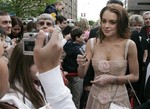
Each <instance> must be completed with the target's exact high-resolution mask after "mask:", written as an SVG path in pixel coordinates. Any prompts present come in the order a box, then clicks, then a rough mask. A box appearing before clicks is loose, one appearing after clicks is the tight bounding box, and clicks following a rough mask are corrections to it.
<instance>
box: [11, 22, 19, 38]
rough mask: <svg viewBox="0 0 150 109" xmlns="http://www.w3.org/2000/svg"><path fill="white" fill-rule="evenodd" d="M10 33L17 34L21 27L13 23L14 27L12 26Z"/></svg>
mask: <svg viewBox="0 0 150 109" xmlns="http://www.w3.org/2000/svg"><path fill="white" fill-rule="evenodd" d="M11 31H12V34H13V36H16V37H17V36H18V34H19V33H20V32H21V27H20V26H19V25H15V26H14V27H12V30H11Z"/></svg>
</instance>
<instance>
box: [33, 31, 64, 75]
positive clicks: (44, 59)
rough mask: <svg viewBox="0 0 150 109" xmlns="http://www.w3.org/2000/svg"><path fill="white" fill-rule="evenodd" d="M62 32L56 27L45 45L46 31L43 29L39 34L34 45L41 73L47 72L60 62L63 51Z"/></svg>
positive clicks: (37, 64) (36, 62)
mask: <svg viewBox="0 0 150 109" xmlns="http://www.w3.org/2000/svg"><path fill="white" fill-rule="evenodd" d="M60 34H61V33H60V31H58V30H56V29H54V30H53V32H52V34H51V38H50V40H49V41H48V43H47V44H46V45H45V46H43V43H44V40H45V32H44V31H42V30H41V31H40V32H39V34H38V35H37V38H36V40H35V47H34V61H35V64H36V66H37V68H38V70H39V73H43V72H46V71H48V70H50V69H53V68H55V67H56V66H58V65H59V64H60V57H61V53H62V44H61V41H62V39H61V38H60Z"/></svg>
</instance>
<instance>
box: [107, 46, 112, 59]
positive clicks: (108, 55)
mask: <svg viewBox="0 0 150 109" xmlns="http://www.w3.org/2000/svg"><path fill="white" fill-rule="evenodd" d="M111 49H112V47H111V48H109V50H107V54H106V60H107V61H110V59H111V54H110V53H111Z"/></svg>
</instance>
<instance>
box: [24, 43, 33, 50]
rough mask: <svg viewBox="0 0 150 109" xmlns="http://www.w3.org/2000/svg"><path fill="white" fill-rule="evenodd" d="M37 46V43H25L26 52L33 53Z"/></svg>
mask: <svg viewBox="0 0 150 109" xmlns="http://www.w3.org/2000/svg"><path fill="white" fill-rule="evenodd" d="M34 46H35V41H24V50H25V51H33V49H34Z"/></svg>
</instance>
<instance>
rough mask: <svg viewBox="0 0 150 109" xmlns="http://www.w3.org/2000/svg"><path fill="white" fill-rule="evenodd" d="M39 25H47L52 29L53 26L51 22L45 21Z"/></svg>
mask: <svg viewBox="0 0 150 109" xmlns="http://www.w3.org/2000/svg"><path fill="white" fill-rule="evenodd" d="M38 24H39V25H40V26H44V25H45V24H46V25H47V26H48V27H50V26H52V25H53V24H52V23H51V22H44V21H41V22H39V23H38Z"/></svg>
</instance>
